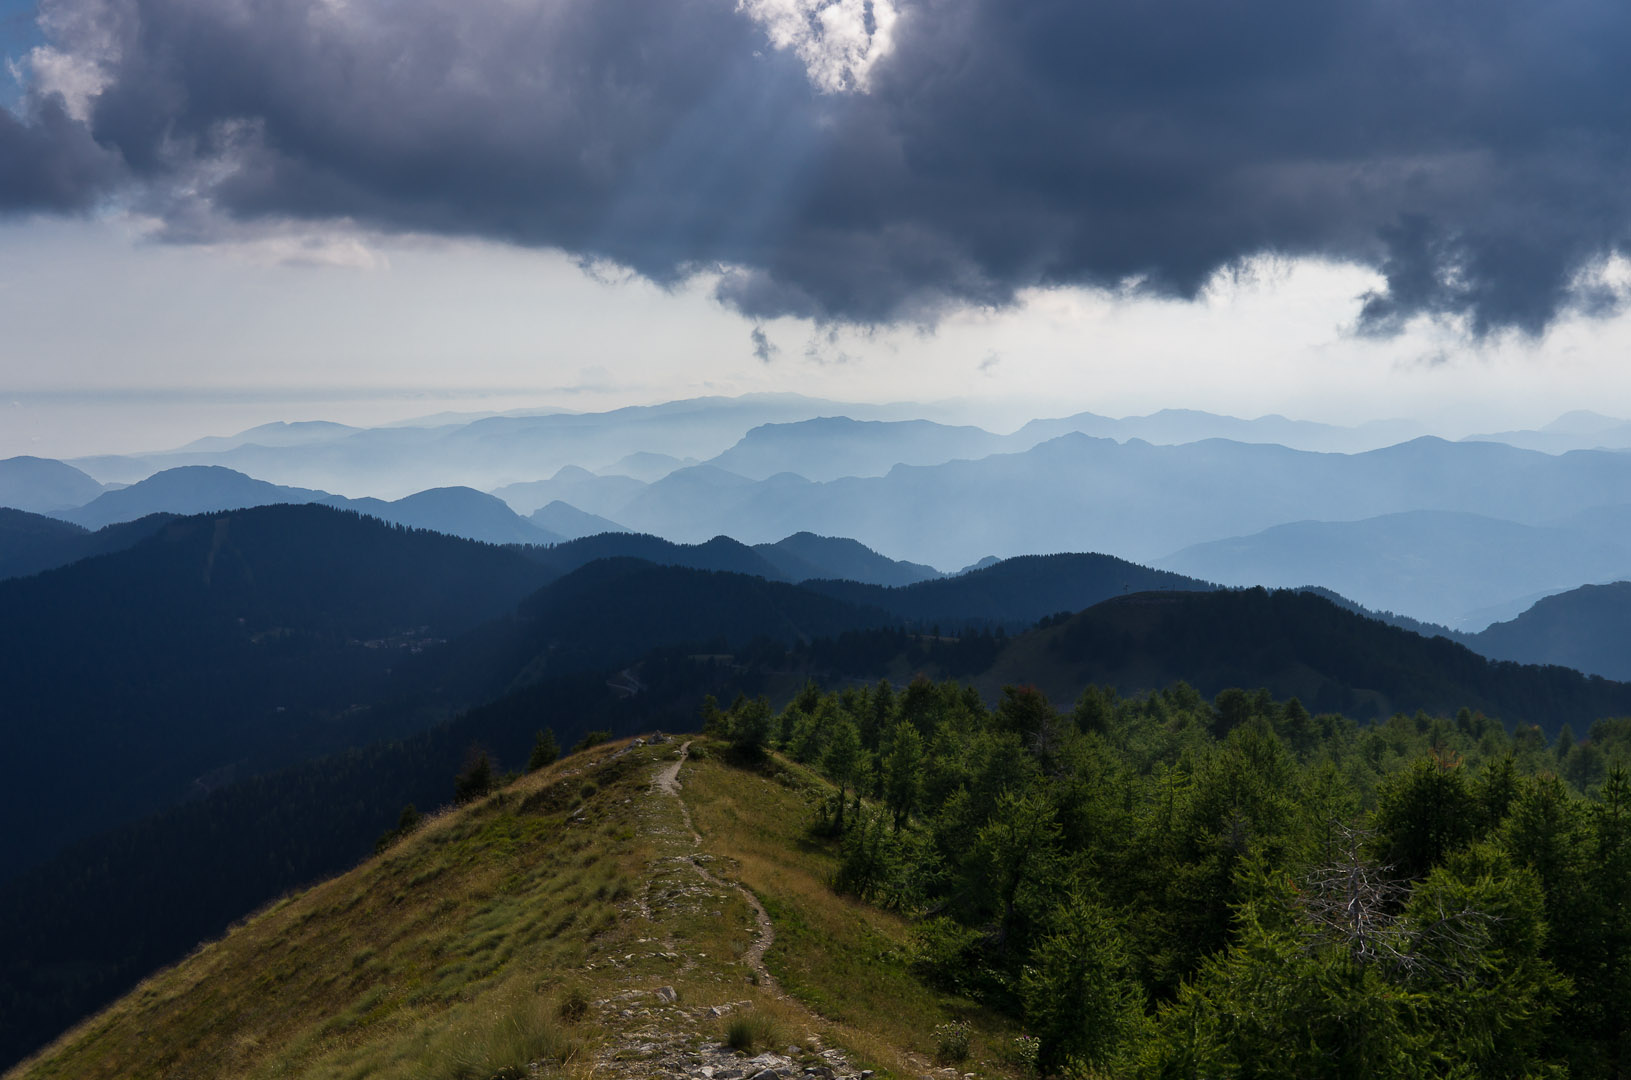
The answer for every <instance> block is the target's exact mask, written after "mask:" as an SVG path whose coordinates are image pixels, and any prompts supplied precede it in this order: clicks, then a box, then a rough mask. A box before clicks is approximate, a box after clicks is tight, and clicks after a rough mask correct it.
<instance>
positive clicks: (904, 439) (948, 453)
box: [707, 416, 1013, 480]
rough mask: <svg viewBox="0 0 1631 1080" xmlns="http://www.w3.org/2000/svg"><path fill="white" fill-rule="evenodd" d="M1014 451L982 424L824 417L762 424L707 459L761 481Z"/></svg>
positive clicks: (866, 472)
mask: <svg viewBox="0 0 1631 1080" xmlns="http://www.w3.org/2000/svg"><path fill="white" fill-rule="evenodd" d="M1009 449H1013V445H1012V442H1011V440H1009V439H1007V438H1004V437H1003V436H1001V435H994V434H992V433H991V432H989V431H986V430H984V429H983V428H977V427H951V426H948V425H946V424H937V423H934V422H933V421H929V420H852V419H850V418H849V417H847V416H824V417H819V418H817V419H814V420H802V421H799V422H797V423H791V424H762V425H760V426H759V427H756V428H754V429H753V430H752V431H749V432H748V433H747V434H746V435H744V436H743V437H742V439H741V441H740V442H738V443H737V444H736V445H735V446H732V447H731V448H730V449H729V450H727V451H725V452H724V453H723V454H720V455H719V456H717V457H715V458H713V459H712V460H711V461H709V462H707V464H709V465H713V466H716V467H718V468H721V469H724V470H726V471H727V472H732V473H735V474H737V475H739V476H746V477H748V478H750V479H753V480H764V479H766V478H768V477H771V476H774V475H776V474H777V473H782V472H788V473H794V474H796V475H798V476H802V477H804V478H805V479H807V480H836V479H838V478H840V477H844V476H883V475H884V474H885V473H887V472H888V471H889V470H890V469H892V468H893V467H895V466H896V465H938V464H940V463H942V462H946V461H953V460H956V459H958V458H981V457H986V456H987V455H990V454H995V453H999V452H1002V451H1004V450H1009Z"/></svg>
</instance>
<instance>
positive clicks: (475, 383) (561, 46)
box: [0, 0, 1631, 456]
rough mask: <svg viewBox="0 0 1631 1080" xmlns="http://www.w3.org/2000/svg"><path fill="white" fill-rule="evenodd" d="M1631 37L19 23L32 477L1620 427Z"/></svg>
mask: <svg viewBox="0 0 1631 1080" xmlns="http://www.w3.org/2000/svg"><path fill="white" fill-rule="evenodd" d="M1627 44H1631V9H1627V8H1625V7H1624V5H1619V4H1615V3H1610V2H1595V0H1594V2H1586V0H1558V2H1553V3H1547V4H1541V3H1538V2H1534V0H1523V2H1520V0H1486V2H1483V3H1479V4H1467V3H1464V2H1461V0H1455V2H1450V0H1412V2H1409V3H1405V2H1401V0H1333V2H1332V3H1328V4H1308V3H1307V2H1306V0H1252V2H1250V3H1241V4H1218V3H1217V2H1216V0H1145V2H1142V3H1137V4H1100V3H1089V4H1084V3H1065V2H1060V0H45V2H44V3H41V4H39V5H37V6H36V5H35V4H33V3H28V2H20V0H0V54H3V55H4V56H5V58H6V60H7V65H6V68H5V71H4V72H3V73H0V81H4V82H5V84H6V85H5V86H4V88H3V89H0V104H3V105H4V107H5V111H4V112H3V113H0V417H3V419H0V455H5V454H11V453H38V454H42V455H47V456H74V455H78V454H86V453H101V452H116V451H128V450H141V449H157V448H162V447H166V446H173V445H177V444H179V443H182V442H185V441H187V440H189V439H191V438H195V437H197V436H200V435H204V434H224V433H229V432H232V431H236V430H239V429H241V428H243V427H247V426H250V425H251V424H254V423H259V422H264V421H266V420H272V419H317V418H320V419H335V420H342V421H345V422H351V423H381V422H387V421H391V420H398V419H402V418H405V417H409V416H414V415H419V414H424V413H432V412H438V411H442V410H444V409H459V410H485V409H500V408H520V407H546V406H547V407H561V408H572V409H600V408H608V407H615V406H618V405H623V404H633V403H648V402H654V401H660V400H666V399H671V398H677V397H688V396H695V395H700V394H737V393H749V392H758V391H792V392H799V393H805V394H811V395H816V396H822V397H827V398H833V399H837V400H846V401H865V402H885V401H899V400H912V401H919V402H925V403H927V404H928V405H929V406H931V409H930V410H929V411H931V412H932V413H933V414H935V415H941V416H945V417H947V418H952V419H959V420H966V421H973V422H980V423H984V424H985V425H987V426H989V427H992V428H996V429H1011V428H1012V427H1015V426H1018V424H1019V423H1021V422H1023V420H1025V419H1027V418H1029V417H1032V416H1040V415H1064V414H1067V413H1070V412H1076V411H1081V410H1091V411H1095V412H1100V413H1104V414H1108V415H1128V414H1134V413H1145V412H1150V411H1153V410H1155V409H1159V408H1164V407H1184V408H1200V409H1209V410H1212V411H1217V412H1226V413H1232V414H1235V415H1244V416H1255V415H1260V414H1263V413H1269V412H1279V413H1283V414H1286V415H1292V416H1297V417H1303V418H1309V419H1319V420H1326V421H1332V422H1343V423H1357V422H1360V421H1363V420H1367V419H1375V418H1385V417H1400V416H1411V417H1416V418H1419V419H1422V420H1424V421H1426V422H1428V423H1430V424H1433V425H1436V426H1438V427H1439V428H1440V429H1441V430H1443V431H1444V432H1445V433H1447V434H1466V433H1471V432H1477V431H1491V430H1503V429H1507V428H1513V427H1521V426H1534V425H1538V424H1541V423H1544V422H1546V421H1547V420H1549V419H1551V418H1552V417H1554V416H1556V415H1557V414H1559V413H1561V412H1564V411H1566V410H1570V409H1580V408H1586V409H1593V410H1596V411H1599V412H1604V413H1608V414H1611V415H1619V416H1631V373H1628V369H1627V365H1626V364H1625V363H1624V362H1623V359H1622V358H1623V357H1625V356H1626V355H1627V349H1628V346H1631V314H1628V313H1627V308H1626V303H1625V301H1626V299H1627V296H1628V295H1631V289H1628V285H1631V269H1628V264H1627V262H1626V259H1625V257H1624V254H1623V253H1624V252H1625V250H1626V248H1627V235H1628V234H1627V225H1628V220H1631V185H1626V184H1625V183H1624V177H1625V176H1626V175H1628V174H1631V173H1628V170H1627V165H1628V164H1631V161H1628V157H1631V93H1627V90H1628V89H1631V88H1628V87H1627V85H1626V84H1627V81H1628V79H1631V76H1627V75H1626V74H1625V71H1624V65H1623V63H1622V62H1621V61H1622V58H1623V56H1624V55H1625V54H1626V45H1627Z"/></svg>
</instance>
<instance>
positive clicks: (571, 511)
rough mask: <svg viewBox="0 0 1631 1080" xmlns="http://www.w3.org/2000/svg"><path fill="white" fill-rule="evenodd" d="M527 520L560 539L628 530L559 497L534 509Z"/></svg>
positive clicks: (573, 538)
mask: <svg viewBox="0 0 1631 1080" xmlns="http://www.w3.org/2000/svg"><path fill="white" fill-rule="evenodd" d="M527 520H528V521H530V522H532V523H533V524H534V525H536V526H538V527H539V528H540V529H543V530H545V531H547V532H551V533H554V534H555V535H557V536H558V537H560V538H561V539H562V540H577V539H579V538H580V537H584V536H596V535H598V534H600V533H606V532H628V531H629V530H628V529H626V528H624V527H623V526H621V525H619V524H618V523H617V522H615V521H613V520H611V519H610V518H603V517H601V516H600V515H599V514H590V513H586V512H584V511H582V510H579V509H578V508H577V507H575V506H573V505H572V504H571V503H567V502H562V501H561V500H560V499H556V500H555V501H554V502H552V503H550V504H548V505H547V506H541V507H539V508H538V509H536V510H534V511H533V512H532V513H530V514H528V515H527Z"/></svg>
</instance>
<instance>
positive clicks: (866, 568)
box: [753, 532, 945, 586]
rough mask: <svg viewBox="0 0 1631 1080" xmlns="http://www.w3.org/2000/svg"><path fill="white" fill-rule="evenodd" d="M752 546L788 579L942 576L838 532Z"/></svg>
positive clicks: (891, 580)
mask: <svg viewBox="0 0 1631 1080" xmlns="http://www.w3.org/2000/svg"><path fill="white" fill-rule="evenodd" d="M753 550H755V551H757V552H758V553H759V554H761V555H763V556H764V557H765V558H766V559H768V560H770V562H771V563H772V564H773V565H775V566H776V568H777V569H779V570H780V571H781V572H782V576H783V577H785V578H786V579H787V580H788V581H804V580H807V579H810V578H841V579H843V580H845V581H858V582H862V583H863V584H868V585H885V586H897V585H911V584H914V583H916V582H919V581H929V580H932V579H935V578H940V577H944V576H945V575H943V574H942V573H941V572H940V571H938V570H936V569H935V568H934V567H932V566H924V565H922V564H921V563H910V562H900V561H898V560H896V559H890V558H886V557H884V556H882V555H879V554H878V553H877V552H876V551H873V550H872V549H871V548H869V547H867V546H866V545H865V544H862V543H859V542H858V541H855V540H850V539H847V538H845V537H840V536H817V535H816V534H815V533H809V532H801V533H794V534H793V535H792V536H787V537H783V538H782V539H781V540H778V541H776V542H775V543H774V544H756V545H754V548H753Z"/></svg>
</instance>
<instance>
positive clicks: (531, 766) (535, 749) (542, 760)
mask: <svg viewBox="0 0 1631 1080" xmlns="http://www.w3.org/2000/svg"><path fill="white" fill-rule="evenodd" d="M560 756H561V748H560V745H559V744H557V743H556V742H555V729H554V728H545V729H544V730H543V731H540V732H538V733H537V734H536V735H534V736H533V738H532V753H531V754H529V755H527V771H528V772H537V771H538V770H539V769H542V768H543V767H544V766H545V765H550V764H553V763H554V761H555V759H556V758H558V757H560Z"/></svg>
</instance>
